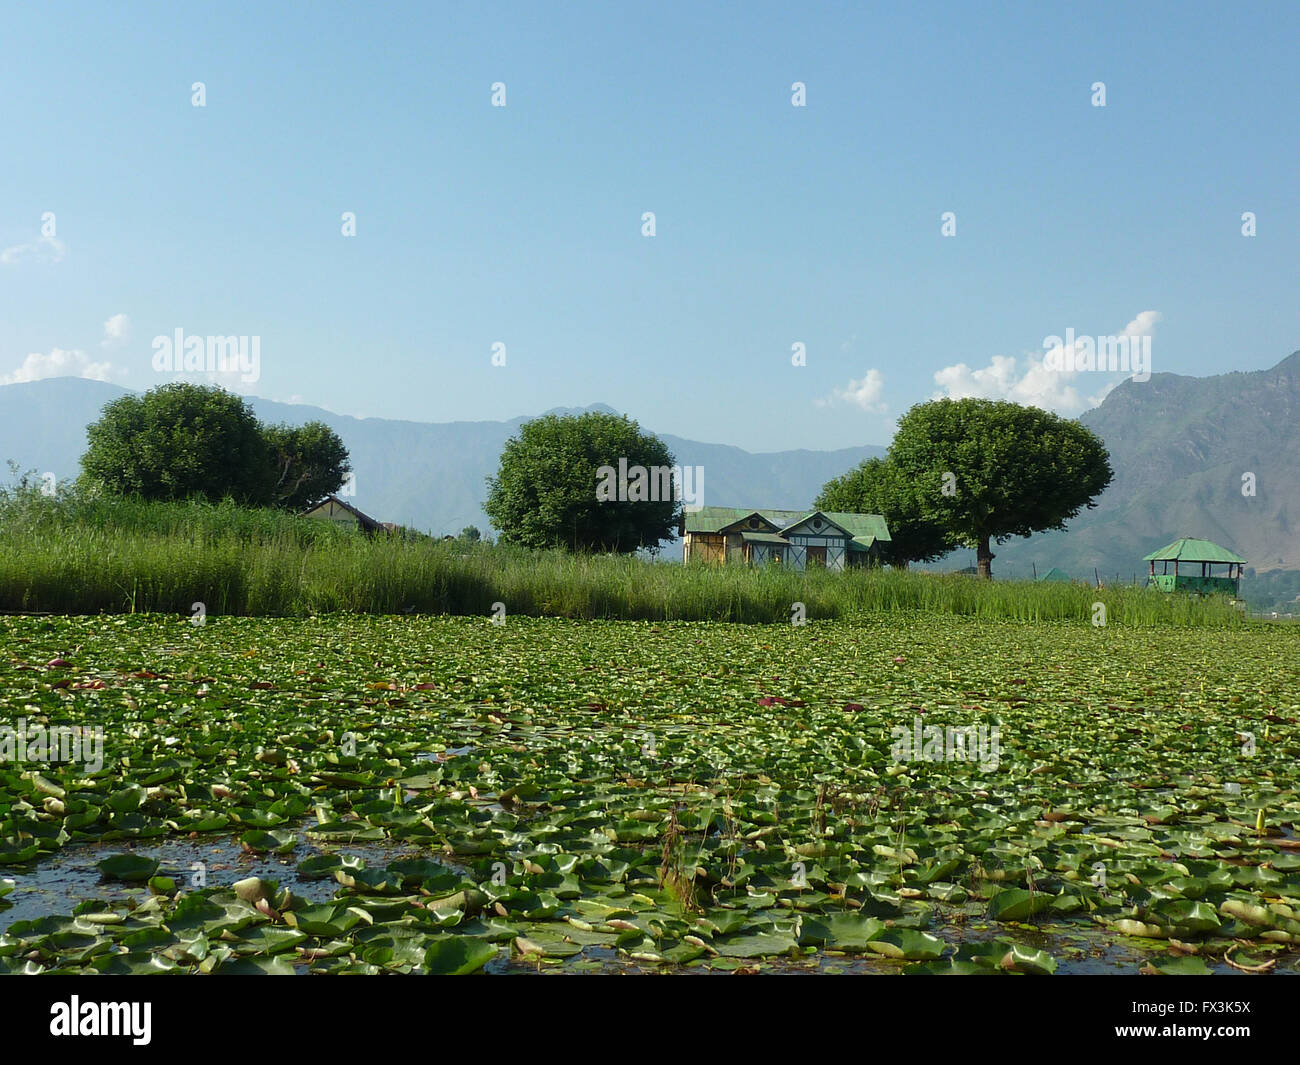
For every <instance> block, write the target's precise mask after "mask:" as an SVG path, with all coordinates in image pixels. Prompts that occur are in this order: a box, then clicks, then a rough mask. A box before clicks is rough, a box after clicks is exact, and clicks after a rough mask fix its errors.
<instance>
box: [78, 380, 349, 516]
mask: <svg viewBox="0 0 1300 1065" xmlns="http://www.w3.org/2000/svg"><path fill="white" fill-rule="evenodd" d="M86 435H87V439H88V442H89V447H88V448H87V450H86V453H85V454H84V455H83V456H82V459H81V468H82V475H83V477H84V478H85V479H86V480H88V481H90V482H91V483H94V484H98V485H101V486H103V487H104V488H105V489H107V490H108V491H110V492H113V493H115V494H117V495H129V496H138V497H140V498H143V499H161V500H169V499H188V498H191V497H200V498H205V499H209V500H212V501H214V502H215V501H220V500H222V499H226V498H230V499H233V500H235V501H236V502H237V503H241V504H244V505H247V506H272V505H274V506H280V507H283V508H286V509H299V508H301V507H302V506H305V505H306V504H308V503H311V502H314V501H315V500H316V499H320V498H322V497H323V496H326V495H328V494H329V493H330V492H333V491H335V490H336V489H337V488H338V487H339V486H340V485H341V484H342V483H343V478H344V476H345V475H346V473H347V472H348V470H350V469H351V467H350V465H349V464H348V455H347V450H346V449H345V448H344V446H343V441H342V440H341V439H339V437H338V434H336V433H335V432H334V431H333V430H332V429H330V428H329V427H328V426H326V425H324V424H323V423H321V422H310V423H308V424H307V425H304V426H299V427H290V426H286V425H279V426H274V427H271V428H268V427H266V426H263V425H262V424H261V423H260V422H259V421H258V420H257V418H256V416H255V415H254V414H253V410H252V408H251V407H250V406H249V405H248V403H247V402H246V401H245V400H244V399H243V398H242V397H240V396H237V395H235V394H234V393H231V392H227V391H226V390H225V389H223V388H219V387H217V386H209V385H195V384H189V383H185V382H176V383H173V384H167V385H162V386H160V387H158V388H155V389H151V390H150V391H149V392H146V393H145V394H144V395H142V396H136V395H127V396H122V397H121V398H120V399H116V400H114V401H113V402H111V403H109V404H108V405H107V406H105V407H104V409H103V412H102V414H101V416H100V418H99V420H98V421H96V422H95V423H94V424H93V425H91V426H90V427H89V428H88V430H87V434H86Z"/></svg>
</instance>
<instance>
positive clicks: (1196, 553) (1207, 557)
mask: <svg viewBox="0 0 1300 1065" xmlns="http://www.w3.org/2000/svg"><path fill="white" fill-rule="evenodd" d="M1142 561H1143V562H1174V561H1178V562H1240V563H1242V564H1243V565H1244V564H1245V562H1246V560H1245V559H1244V558H1242V557H1241V556H1240V555H1236V554H1233V553H1232V552H1231V551H1229V550H1228V549H1227V548H1226V547H1220V546H1219V545H1218V544H1216V543H1214V542H1213V541H1211V540H1194V539H1192V538H1191V537H1187V536H1184V537H1182V538H1181V539H1179V540H1175V541H1174V542H1173V543H1172V544H1170V545H1169V546H1168V547H1162V548H1161V549H1160V550H1159V551H1153V552H1151V554H1149V555H1146V556H1145V557H1144V558H1143V559H1142Z"/></svg>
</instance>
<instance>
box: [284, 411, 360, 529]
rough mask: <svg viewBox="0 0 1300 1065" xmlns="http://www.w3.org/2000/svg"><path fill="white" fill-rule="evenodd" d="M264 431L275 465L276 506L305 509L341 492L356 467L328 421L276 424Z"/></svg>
mask: <svg viewBox="0 0 1300 1065" xmlns="http://www.w3.org/2000/svg"><path fill="white" fill-rule="evenodd" d="M262 433H263V435H264V436H265V437H266V442H267V446H268V447H269V448H270V451H271V459H272V461H273V462H274V464H275V488H274V502H275V505H276V506H279V507H283V508H285V509H286V510H295V511H296V510H302V509H303V508H304V507H307V506H309V505H310V504H312V503H316V502H318V501H319V500H321V499H324V498H325V497H326V496H327V495H329V494H330V493H331V492H336V491H338V489H339V487H340V486H341V485H342V484H343V482H344V480H346V478H347V475H348V473H349V472H350V471H351V469H352V464H351V463H350V462H349V461H348V449H347V448H346V447H344V446H343V440H342V439H341V438H340V437H339V434H338V433H336V432H335V431H334V430H333V429H331V428H330V427H329V426H328V425H326V424H325V423H324V422H308V423H307V424H306V425H272V426H267V427H266V428H264V429H263V430H262Z"/></svg>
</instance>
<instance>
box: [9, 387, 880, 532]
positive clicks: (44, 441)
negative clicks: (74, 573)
mask: <svg viewBox="0 0 1300 1065" xmlns="http://www.w3.org/2000/svg"><path fill="white" fill-rule="evenodd" d="M127 391H128V390H127V389H125V388H121V387H119V386H117V385H111V384H105V383H103V382H100V381H90V380H85V379H82V378H72V377H59V378H49V379H47V380H43V381H34V382H30V383H24V384H13V385H5V386H3V387H0V463H2V462H4V461H6V460H13V461H15V462H17V464H18V466H19V468H20V469H22V470H28V469H36V470H38V471H39V472H42V473H44V472H47V471H48V472H51V473H53V474H54V475H55V477H56V478H57V479H59V480H63V479H65V478H68V477H75V476H77V474H78V473H79V472H80V459H81V455H82V453H83V452H84V451H85V447H86V426H88V425H89V424H90V423H92V422H94V421H95V420H96V419H97V418H98V417H99V413H100V410H101V409H102V408H103V406H104V404H106V403H109V402H111V401H112V400H114V399H116V398H117V397H119V396H121V395H125V394H126V393H127ZM249 403H250V405H251V406H252V407H253V409H254V411H256V413H257V416H258V417H259V418H260V419H261V420H262V421H264V422H289V423H293V424H300V423H302V422H306V421H322V422H324V423H325V424H326V425H328V426H330V428H332V429H334V431H335V432H337V433H338V434H339V436H340V437H342V439H343V443H344V444H345V445H346V447H347V448H348V452H349V454H350V456H351V458H352V466H353V469H354V471H355V474H356V495H355V497H353V498H351V499H350V500H349V501H350V502H352V503H354V504H355V505H356V506H357V507H359V508H360V509H361V510H363V511H365V512H366V513H368V514H370V515H371V516H372V517H375V518H378V519H379V520H381V521H396V522H400V523H402V524H406V525H410V526H413V527H415V528H418V529H422V530H427V531H432V532H434V533H446V532H459V531H460V529H461V528H463V527H464V526H466V525H477V526H479V527H480V528H482V529H484V530H486V529H487V528H488V527H489V524H490V523H489V522H488V518H487V515H486V514H484V513H483V508H482V504H483V501H484V499H485V498H486V496H487V484H486V480H487V478H488V477H489V476H491V475H492V474H494V473H496V470H497V464H498V462H499V460H500V457H501V450H502V448H503V447H504V446H505V443H506V441H507V440H508V439H509V438H510V437H511V436H513V435H514V434H515V433H516V432H517V431H518V429H519V426H520V425H522V424H523V423H524V422H526V421H528V420H529V418H531V417H534V415H526V416H521V417H518V418H514V419H511V420H510V421H500V422H498V421H482V422H468V421H466V422H414V421H399V420H393V419H387V418H354V417H352V416H351V415H346V414H335V413H333V412H331V411H327V410H324V409H322V408H320V407H313V406H309V405H305V404H288V403H278V402H276V401H274V400H266V399H259V398H255V397H250V398H249ZM583 410H600V411H605V412H612V411H613V408H612V407H609V406H607V405H605V404H594V405H593V406H591V407H586V408H555V409H554V410H552V411H547V412H545V413H560V414H566V413H580V412H581V411H583ZM642 428H647V429H651V430H653V427H651V426H642ZM659 435H660V438H661V439H662V440H663V441H664V443H666V444H667V445H668V447H669V449H670V450H671V451H672V452H673V454H674V456H676V459H677V461H678V463H679V464H682V465H690V466H702V467H704V498H705V501H706V502H708V503H712V504H715V505H717V506H756V507H788V508H791V509H797V508H799V507H804V506H807V505H809V503H810V502H811V501H812V499H813V497H814V496H816V494H817V492H818V490H819V489H820V488H821V486H822V484H824V483H825V482H826V481H827V480H829V479H830V478H831V477H835V476H838V475H839V474H840V473H843V472H844V471H845V470H847V469H850V468H852V467H853V466H854V465H856V464H857V463H859V462H861V461H862V460H863V459H864V458H868V457H870V456H872V455H881V454H884V451H885V449H884V448H882V447H859V448H845V449H842V450H839V451H807V450H796V451H777V452H769V453H761V454H753V453H750V452H748V451H744V450H742V449H741V448H738V447H732V446H730V445H727V444H711V443H704V442H701V441H697V440H688V439H685V438H683V437H679V436H673V435H671V434H667V433H661V434H659ZM593 491H594V486H593ZM665 551H666V553H668V554H669V555H670V556H671V551H670V549H667V548H666V549H665Z"/></svg>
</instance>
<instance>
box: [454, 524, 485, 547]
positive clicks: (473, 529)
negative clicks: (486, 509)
mask: <svg viewBox="0 0 1300 1065" xmlns="http://www.w3.org/2000/svg"><path fill="white" fill-rule="evenodd" d="M458 539H461V540H464V541H465V542H466V543H470V544H476V543H478V542H479V541H480V540H481V539H483V534H482V533H481V532H480V531H479V527H478V526H477V525H466V526H465V528H463V529H461V531H460V536H459V537H458Z"/></svg>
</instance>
